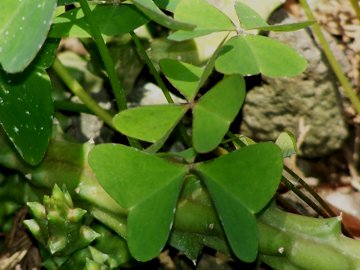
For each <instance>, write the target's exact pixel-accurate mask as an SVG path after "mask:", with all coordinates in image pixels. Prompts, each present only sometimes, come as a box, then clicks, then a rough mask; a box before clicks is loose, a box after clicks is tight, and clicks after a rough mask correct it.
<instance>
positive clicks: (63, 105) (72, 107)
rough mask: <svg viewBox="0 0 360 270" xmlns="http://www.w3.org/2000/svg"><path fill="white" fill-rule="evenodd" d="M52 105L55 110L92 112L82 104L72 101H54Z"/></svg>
mask: <svg viewBox="0 0 360 270" xmlns="http://www.w3.org/2000/svg"><path fill="white" fill-rule="evenodd" d="M54 107H55V109H56V110H60V111H61V110H62V111H69V112H77V113H87V114H94V112H92V111H91V110H90V109H89V108H88V107H86V106H85V105H83V104H79V103H74V102H70V101H57V100H55V101H54Z"/></svg>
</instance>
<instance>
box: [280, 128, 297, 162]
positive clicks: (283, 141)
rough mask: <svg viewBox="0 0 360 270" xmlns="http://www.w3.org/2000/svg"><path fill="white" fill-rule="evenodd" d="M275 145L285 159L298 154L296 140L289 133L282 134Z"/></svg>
mask: <svg viewBox="0 0 360 270" xmlns="http://www.w3.org/2000/svg"><path fill="white" fill-rule="evenodd" d="M275 143H276V144H277V145H278V146H279V147H280V149H281V151H282V153H283V157H284V158H286V157H291V156H292V155H294V154H296V153H297V146H296V138H295V136H294V135H293V134H292V133H290V132H288V131H285V132H281V133H280V135H279V137H278V138H277V139H276V142H275Z"/></svg>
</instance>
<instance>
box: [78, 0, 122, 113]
mask: <svg viewBox="0 0 360 270" xmlns="http://www.w3.org/2000/svg"><path fill="white" fill-rule="evenodd" d="M79 3H80V6H81V9H82V10H83V12H84V15H85V20H86V22H87V23H88V24H89V26H90V30H91V34H92V37H93V38H94V41H95V44H96V46H97V48H98V50H99V53H100V55H101V59H102V61H103V62H104V66H105V69H106V72H107V74H108V77H109V81H110V84H111V87H112V90H113V93H114V95H115V99H116V102H117V104H118V107H119V110H120V111H122V110H125V109H127V105H126V97H125V91H124V89H123V88H122V86H121V83H120V81H119V79H118V77H117V75H116V71H115V66H114V63H113V61H112V58H111V56H110V53H109V51H108V49H107V47H106V45H105V41H104V39H103V37H102V35H101V32H100V29H99V27H98V25H97V24H96V22H95V20H94V18H93V16H92V12H91V10H90V6H89V3H88V1H87V0H79Z"/></svg>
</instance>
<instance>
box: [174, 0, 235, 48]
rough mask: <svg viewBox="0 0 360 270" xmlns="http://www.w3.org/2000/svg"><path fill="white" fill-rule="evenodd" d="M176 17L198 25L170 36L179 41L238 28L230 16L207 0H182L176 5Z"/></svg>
mask: <svg viewBox="0 0 360 270" xmlns="http://www.w3.org/2000/svg"><path fill="white" fill-rule="evenodd" d="M190 10H191V12H189V11H190ZM174 18H175V19H176V20H179V21H182V22H187V23H189V24H192V25H195V26H196V28H195V29H193V30H191V31H178V32H175V33H174V34H172V35H170V36H169V37H168V38H169V39H172V40H177V41H181V40H186V39H191V38H194V37H198V36H203V35H208V34H210V33H213V32H219V31H231V30H235V29H236V27H235V25H234V24H233V23H232V21H231V20H230V19H229V17H227V16H226V15H225V14H224V13H222V12H221V11H220V10H219V9H217V8H216V7H214V6H213V5H211V4H209V3H208V2H207V1H206V0H183V1H181V2H180V3H179V4H178V5H177V7H176V10H175V13H174Z"/></svg>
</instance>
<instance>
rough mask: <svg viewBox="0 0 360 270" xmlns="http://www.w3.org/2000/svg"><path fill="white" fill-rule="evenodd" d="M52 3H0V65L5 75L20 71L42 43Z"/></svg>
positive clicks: (28, 0)
mask: <svg viewBox="0 0 360 270" xmlns="http://www.w3.org/2000/svg"><path fill="white" fill-rule="evenodd" d="M55 8H56V0H38V1H36V3H34V1H32V0H22V1H13V0H2V1H0V10H1V15H0V63H1V64H2V67H3V69H4V70H5V71H6V72H8V73H16V72H21V71H23V70H24V69H25V68H26V67H27V66H28V65H29V64H30V62H31V61H32V60H33V59H34V58H35V56H36V54H37V53H38V52H39V50H40V49H41V47H42V45H43V43H44V42H45V39H46V36H47V32H48V31H49V28H50V25H51V22H52V17H53V14H54V11H55Z"/></svg>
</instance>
